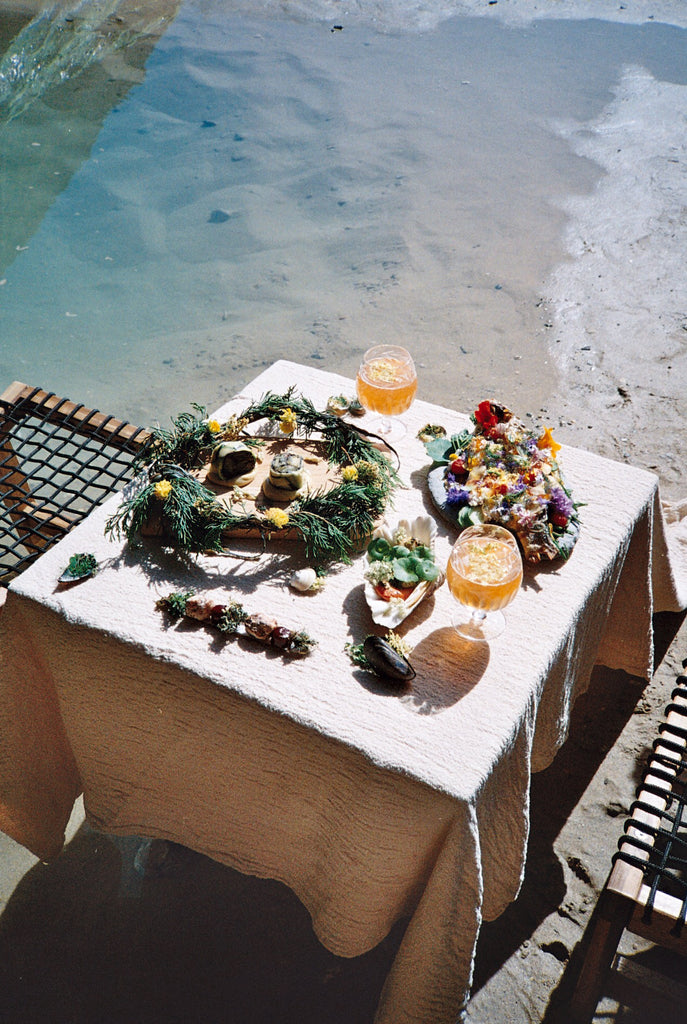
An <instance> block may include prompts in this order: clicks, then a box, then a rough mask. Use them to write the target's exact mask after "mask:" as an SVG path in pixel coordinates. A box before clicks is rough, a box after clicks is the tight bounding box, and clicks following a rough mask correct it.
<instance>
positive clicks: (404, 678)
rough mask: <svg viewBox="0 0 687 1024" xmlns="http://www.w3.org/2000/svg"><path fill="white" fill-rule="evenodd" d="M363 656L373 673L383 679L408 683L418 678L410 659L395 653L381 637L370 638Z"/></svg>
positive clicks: (364, 648)
mask: <svg viewBox="0 0 687 1024" xmlns="http://www.w3.org/2000/svg"><path fill="white" fill-rule="evenodd" d="M363 654H364V655H365V657H366V658H367V661H368V664H369V665H370V667H371V668H372V670H373V672H375V673H376V675H378V676H381V677H382V678H383V679H394V680H396V681H397V682H402V683H407V682H410V680H411V679H414V678H415V676H416V672H415V669H414V668H413V666H412V665H411V664H410V662H409V661H408V659H407V658H404V657H403V655H402V654H399V653H398V651H395V650H394V649H393V647H392V646H391V644H390V643H388V642H387V641H386V640H382V638H381V636H368V637H367V639H366V640H365V642H364V644H363Z"/></svg>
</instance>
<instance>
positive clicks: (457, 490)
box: [446, 484, 470, 507]
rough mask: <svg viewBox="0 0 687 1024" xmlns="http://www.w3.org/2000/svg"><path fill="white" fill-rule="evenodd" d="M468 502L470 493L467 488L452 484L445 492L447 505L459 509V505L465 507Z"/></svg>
mask: <svg viewBox="0 0 687 1024" xmlns="http://www.w3.org/2000/svg"><path fill="white" fill-rule="evenodd" d="M469 501H470V492H469V490H468V489H467V487H460V486H459V485H456V484H452V485H451V486H450V487H449V489H448V490H447V491H446V504H447V505H451V506H457V507H460V506H461V505H467V504H468V503H469Z"/></svg>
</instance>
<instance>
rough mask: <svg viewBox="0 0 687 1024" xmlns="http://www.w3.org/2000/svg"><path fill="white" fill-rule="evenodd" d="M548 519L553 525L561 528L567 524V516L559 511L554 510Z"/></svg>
mask: <svg viewBox="0 0 687 1024" xmlns="http://www.w3.org/2000/svg"><path fill="white" fill-rule="evenodd" d="M550 519H551V522H552V523H553V525H554V526H560V527H561V529H563V528H564V527H566V526H567V525H568V519H569V516H565V515H563V514H562V513H561V512H554V513H553V515H552V516H551V517H550Z"/></svg>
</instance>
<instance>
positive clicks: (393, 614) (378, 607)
mask: <svg viewBox="0 0 687 1024" xmlns="http://www.w3.org/2000/svg"><path fill="white" fill-rule="evenodd" d="M399 531H403V533H404V534H405V535H406V537H408V538H410V537H412V538H413V540H416V541H417V542H418V543H419V544H423V545H424V546H425V547H428V548H430V549H431V550H432V552H433V551H434V541H435V538H436V535H437V526H436V523H435V522H434V520H433V519H432V518H431V517H430V516H417V517H416V518H415V519H412V520H408V519H400V520H399V522H398V523H397V524H396V526H395V527H393V528H391V527H390V526H388V525H387V524H386V523H383V524H382V525H381V526H380V527H378V528H377V529H376V530H375V532H374V533H373V534H372V537H371V540H374V539H375V538H376V537H384V539H385V540H387V541H389V543H390V544H393V542H394V537H395V536H398V534H399ZM367 564H368V565H369V560H368V562H367ZM444 579H445V577H444V574H443V573H442V572H440V573H439V575H438V576H437V578H436V579H435V580H423V581H422V582H420V583H418V584H417V585H416V586H415V587H414V588H413V590H412V591H411V593H410V594H409V595H408V597H406V598H405V600H404V599H403V598H400V597H399V598H391V600H390V601H385V600H384V599H383V598H381V597H380V596H379V594H378V593H377V591H376V590H375V588H374V586H373V585H372V584H371V583H370V581H369V580H365V588H364V590H365V600H366V602H367V605H368V608H369V609H370V613H371V615H372V621H373V622H376V623H377V625H379V626H386V627H387V628H388V629H394V628H395V627H396V626H398V625H399V624H400V623H401V622H403V620H404V619H407V618H408V616H409V615H410V613H411V612H413V611H414V610H415V609H416V608H417V606H418V605H419V604H420V603H421V602H422V601H424V599H425V598H426V597H429V595H430V594H433V593H434V591H435V590H436V589H437V588H438V587H440V586H441V585H442V583H443V582H444Z"/></svg>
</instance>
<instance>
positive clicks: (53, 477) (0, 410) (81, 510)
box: [0, 381, 150, 597]
mask: <svg viewBox="0 0 687 1024" xmlns="http://www.w3.org/2000/svg"><path fill="white" fill-rule="evenodd" d="M149 436H150V435H149V433H148V432H147V431H145V430H142V429H141V428H140V427H135V426H132V425H131V424H130V423H126V422H123V421H121V420H117V419H115V418H114V417H112V416H106V415H104V414H103V413H101V412H98V410H96V409H87V408H86V407H85V406H83V405H77V404H75V403H74V402H71V401H69V399H66V398H58V397H57V396H56V395H54V394H52V393H51V392H48V391H43V390H41V389H40V388H37V387H30V386H29V385H26V384H22V383H20V382H19V381H15V382H14V383H13V384H11V385H10V386H9V387H8V388H7V389H6V390H5V391H4V392H3V394H2V395H0V590H2V588H5V587H7V586H8V585H9V583H10V582H11V581H12V580H13V579H14V578H15V576H17V575H18V574H19V573H20V572H23V570H24V569H26V568H27V567H28V566H29V565H30V564H31V563H32V562H33V561H35V559H36V558H38V557H39V555H41V554H42V553H43V552H44V551H46V550H47V549H48V548H49V547H50V546H51V545H52V544H54V543H55V542H56V541H58V540H60V539H61V538H62V537H64V536H65V534H66V533H68V532H69V530H71V529H72V527H73V526H75V525H76V524H77V523H78V522H80V521H81V520H82V519H83V518H84V517H85V516H87V515H88V513H89V512H90V511H91V510H92V509H93V508H95V506H96V505H99V504H100V503H101V502H102V501H104V499H105V498H107V497H108V496H109V495H110V494H112V493H113V492H114V491H116V490H119V489H120V488H121V487H123V486H124V484H125V483H126V482H127V481H128V480H130V479H131V477H132V475H133V474H132V462H133V459H134V457H135V456H136V454H137V452H138V451H139V450H140V448H141V447H142V446H143V444H145V442H146V441H147V439H148V438H149ZM2 596H3V597H4V590H2Z"/></svg>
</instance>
